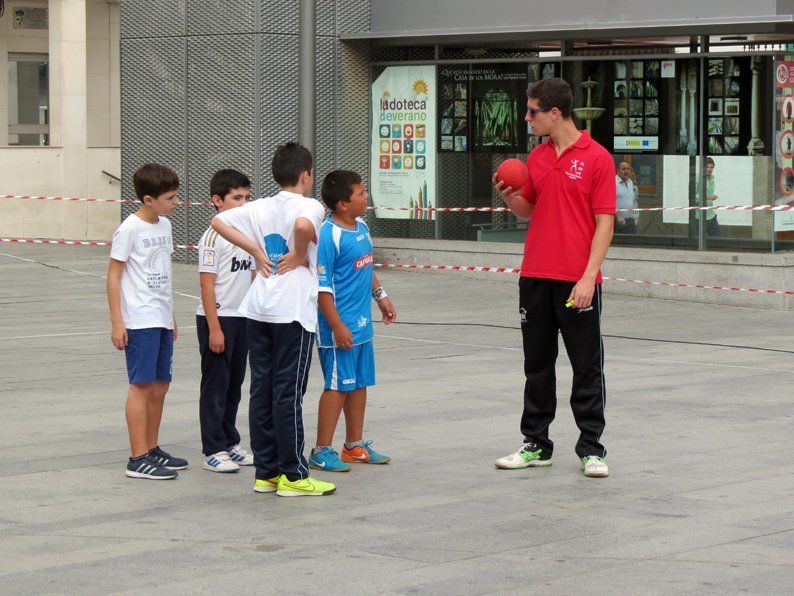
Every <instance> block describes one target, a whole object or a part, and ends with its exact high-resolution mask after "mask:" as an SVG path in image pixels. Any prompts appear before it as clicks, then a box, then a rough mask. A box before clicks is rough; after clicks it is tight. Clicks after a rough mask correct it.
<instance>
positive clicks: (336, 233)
mask: <svg viewBox="0 0 794 596" xmlns="http://www.w3.org/2000/svg"><path fill="white" fill-rule="evenodd" d="M372 252H373V251H372V238H371V237H370V235H369V228H368V227H367V224H365V223H364V222H363V221H361V220H360V219H357V220H356V229H355V230H348V229H345V228H343V227H341V226H339V225H337V224H335V223H334V222H333V220H332V219H331V217H328V219H326V220H325V221H324V222H323V225H322V227H321V228H320V238H319V241H318V248H317V274H318V277H319V281H320V288H319V289H320V292H331V293H332V294H333V295H334V304H335V305H336V310H337V311H338V312H339V316H340V317H341V318H342V322H343V323H344V324H345V325H346V326H347V328H348V329H350V333H352V334H353V344H362V343H365V342H368V341H370V340H371V339H372V337H373V335H374V330H373V328H372V311H371V301H372V262H373V255H372ZM317 319H318V326H319V342H318V344H317V345H318V347H320V348H330V347H333V345H334V341H333V336H332V333H331V327H330V325H329V324H328V320H327V319H326V318H325V316H324V315H323V313H322V310H320V311H319V312H318V313H317Z"/></svg>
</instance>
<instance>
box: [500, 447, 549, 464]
mask: <svg viewBox="0 0 794 596" xmlns="http://www.w3.org/2000/svg"><path fill="white" fill-rule="evenodd" d="M494 465H495V466H496V467H497V468H501V469H503V470H519V469H521V468H537V467H544V466H550V465H551V457H546V454H545V453H543V450H542V449H541V448H540V447H538V445H537V443H524V444H523V445H521V448H520V449H519V450H518V451H516V452H515V453H511V454H510V455H506V456H504V457H500V458H499V459H497V460H496V461H495V462H494Z"/></svg>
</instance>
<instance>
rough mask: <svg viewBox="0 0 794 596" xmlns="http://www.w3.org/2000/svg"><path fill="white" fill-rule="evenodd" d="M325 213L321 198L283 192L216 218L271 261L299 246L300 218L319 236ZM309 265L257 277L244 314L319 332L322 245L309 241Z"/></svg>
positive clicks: (276, 261) (248, 296) (243, 307)
mask: <svg viewBox="0 0 794 596" xmlns="http://www.w3.org/2000/svg"><path fill="white" fill-rule="evenodd" d="M324 216H325V209H324V208H323V206H322V205H321V204H320V202H319V201H317V200H316V199H312V198H308V197H304V196H302V195H298V194H295V193H291V192H287V191H285V190H282V191H281V192H280V193H278V194H277V195H275V196H273V197H267V198H264V199H257V200H256V201H252V202H250V203H246V204H245V205H243V206H241V207H235V208H234V209H229V210H228V211H224V212H223V213H219V214H218V215H216V216H215V217H217V218H219V219H220V220H221V221H222V222H224V223H226V224H228V225H230V226H232V227H233V228H236V229H237V230H239V231H240V232H242V233H243V234H245V235H246V236H248V237H249V238H250V239H251V240H253V241H255V242H256V243H258V244H259V246H260V247H261V248H262V249H263V250H264V251H265V254H267V256H268V258H269V259H270V260H271V261H272V262H273V263H274V271H275V267H276V266H277V265H278V260H279V259H280V258H281V257H282V256H283V255H285V254H286V253H288V252H290V251H292V250H293V248H294V247H295V238H294V235H293V228H294V226H295V220H296V219H298V218H299V217H304V218H306V219H308V220H309V221H310V222H312V224H313V225H314V230H315V234H316V235H317V236H318V237H319V233H320V226H321V225H322V221H323V217H324ZM306 259H307V260H308V262H309V266H308V267H298V268H297V269H294V270H292V271H289V272H288V273H285V274H283V275H275V273H274V274H273V275H271V276H270V277H267V278H265V277H264V276H262V275H257V276H256V278H255V279H254V282H253V284H251V289H250V290H248V293H247V294H246V295H245V298H244V299H243V301H242V303H241V304H240V308H239V311H240V313H241V314H242V315H243V316H245V317H248V318H249V319H254V320H255V321H262V322H265V323H291V322H293V321H297V322H299V323H300V324H301V326H302V327H303V328H304V329H306V330H307V331H309V332H312V333H313V332H314V331H316V329H317V243H316V238H315V241H314V242H310V243H309V248H308V250H307V252H306Z"/></svg>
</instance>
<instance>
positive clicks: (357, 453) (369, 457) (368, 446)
mask: <svg viewBox="0 0 794 596" xmlns="http://www.w3.org/2000/svg"><path fill="white" fill-rule="evenodd" d="M347 445H348V444H347V443H345V446H344V447H343V448H342V461H346V462H350V463H357V464H387V463H389V462H390V461H391V458H390V457H389V456H388V455H384V454H383V453H379V452H377V451H375V450H374V449H373V448H372V441H367V442H366V443H365V442H363V441H356V442H355V443H353V444H352V445H353V446H352V447H350V448H349V449H348V447H347Z"/></svg>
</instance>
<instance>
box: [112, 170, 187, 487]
mask: <svg viewBox="0 0 794 596" xmlns="http://www.w3.org/2000/svg"><path fill="white" fill-rule="evenodd" d="M132 182H133V186H134V187H135V194H136V195H137V196H138V199H140V201H141V207H140V209H138V210H137V211H136V212H135V213H133V214H132V215H130V216H129V217H127V219H125V220H124V221H123V222H122V223H121V225H120V226H119V227H118V229H117V230H116V231H115V232H114V233H113V246H112V248H111V250H110V265H109V266H108V282H107V291H108V305H109V306H110V322H111V324H112V327H113V330H112V332H111V341H112V342H113V345H114V346H116V348H118V349H119V350H124V351H125V355H126V360H127V376H128V377H129V382H130V387H129V391H128V393H127V405H126V409H125V413H126V417H127V430H128V431H129V436H130V450H131V452H132V453H131V457H130V459H129V462H128V463H127V472H126V474H127V476H129V477H130V478H148V479H151V480H167V479H171V478H176V477H177V475H178V474H177V472H176V470H182V469H184V468H187V461H186V460H184V459H181V458H178V457H174V456H172V455H170V454H168V453H166V452H165V451H163V450H162V449H160V446H159V442H158V435H159V432H160V420H161V419H162V417H163V401H164V400H165V394H166V392H167V391H168V387H169V385H170V383H171V369H172V363H173V355H174V341H175V340H176V338H177V335H178V333H177V326H176V321H175V320H174V305H173V297H172V294H171V253H173V252H174V245H173V241H172V239H171V222H170V221H168V219H166V218H165V217H164V216H165V215H170V214H171V212H172V211H173V210H174V207H176V203H177V191H178V190H179V178H178V177H177V175H176V172H174V171H173V170H172V169H170V168H167V167H166V166H162V165H159V164H145V165H142V166H141V167H140V168H138V169H137V170H136V171H135V174H133V177H132Z"/></svg>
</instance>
